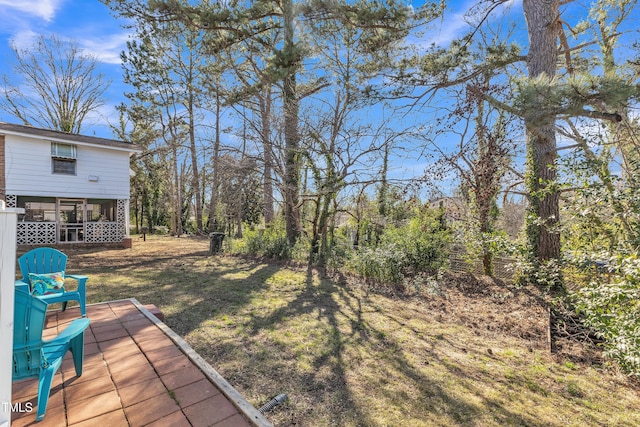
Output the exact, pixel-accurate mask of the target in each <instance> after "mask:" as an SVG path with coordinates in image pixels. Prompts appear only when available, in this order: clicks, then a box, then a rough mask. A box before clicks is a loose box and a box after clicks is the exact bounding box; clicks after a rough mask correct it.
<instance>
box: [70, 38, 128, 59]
mask: <svg viewBox="0 0 640 427" xmlns="http://www.w3.org/2000/svg"><path fill="white" fill-rule="evenodd" d="M128 39H129V35H128V34H126V33H117V34H110V35H102V36H100V38H94V39H90V38H82V39H79V44H80V47H81V48H82V50H84V51H85V52H86V53H88V54H91V55H93V56H95V57H96V58H97V59H98V61H100V62H104V63H106V64H120V63H121V62H122V61H121V60H120V52H122V51H123V50H125V47H126V42H127V40H128Z"/></svg>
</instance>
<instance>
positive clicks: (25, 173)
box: [5, 135, 129, 199]
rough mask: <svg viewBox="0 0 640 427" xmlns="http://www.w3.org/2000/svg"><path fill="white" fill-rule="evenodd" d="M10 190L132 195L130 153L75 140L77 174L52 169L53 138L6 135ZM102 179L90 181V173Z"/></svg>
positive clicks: (41, 193)
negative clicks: (53, 171)
mask: <svg viewBox="0 0 640 427" xmlns="http://www.w3.org/2000/svg"><path fill="white" fill-rule="evenodd" d="M5 144H6V150H5V152H6V183H7V189H6V193H7V194H16V195H20V196H49V197H70V198H100V199H128V198H129V153H128V152H127V151H124V150H116V149H110V148H107V147H105V148H100V147H93V146H85V145H80V144H75V145H77V147H78V149H77V150H78V151H77V162H76V175H75V176H73V175H62V174H53V173H52V172H51V142H50V141H47V140H41V139H32V138H28V137H22V136H15V135H6V136H5ZM90 175H92V176H97V177H98V181H97V182H92V181H89V176H90Z"/></svg>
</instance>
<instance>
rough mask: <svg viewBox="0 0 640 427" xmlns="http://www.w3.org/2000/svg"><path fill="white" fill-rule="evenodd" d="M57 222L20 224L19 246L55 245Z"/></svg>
mask: <svg viewBox="0 0 640 427" xmlns="http://www.w3.org/2000/svg"><path fill="white" fill-rule="evenodd" d="M56 231H57V227H56V223H55V222H19V223H18V233H17V236H16V237H17V240H18V244H19V245H55V244H56Z"/></svg>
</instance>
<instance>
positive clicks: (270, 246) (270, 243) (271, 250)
mask: <svg viewBox="0 0 640 427" xmlns="http://www.w3.org/2000/svg"><path fill="white" fill-rule="evenodd" d="M231 252H232V253H243V254H251V255H258V256H265V257H269V258H275V259H280V260H282V259H290V258H291V254H292V249H291V248H290V247H289V242H288V240H287V236H286V233H285V231H284V229H283V227H280V224H274V225H273V226H271V227H268V228H266V229H253V230H252V229H248V230H246V231H245V233H244V237H243V238H242V239H236V240H235V241H234V243H233V245H232V248H231Z"/></svg>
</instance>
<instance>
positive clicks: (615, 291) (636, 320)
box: [571, 255, 640, 376]
mask: <svg viewBox="0 0 640 427" xmlns="http://www.w3.org/2000/svg"><path fill="white" fill-rule="evenodd" d="M594 259H604V258H603V257H601V256H600V257H598V258H595V257H594ZM606 265H607V268H608V269H609V270H610V271H615V274H614V275H612V277H611V278H612V279H614V280H604V278H605V277H607V275H600V276H598V279H596V280H593V281H592V282H590V283H589V285H587V286H585V287H583V288H581V289H578V290H577V291H575V292H574V293H572V294H571V297H572V299H573V302H574V304H575V307H576V310H577V311H578V313H581V314H582V315H583V316H584V323H585V325H587V326H589V327H591V328H592V329H593V330H594V331H595V332H596V333H597V335H599V336H600V337H601V338H602V339H603V340H604V343H603V349H604V354H605V355H606V356H607V357H608V358H610V359H611V360H613V361H615V362H616V363H617V364H619V365H620V367H621V368H622V369H623V370H624V371H625V372H626V373H627V374H629V375H634V376H640V260H639V259H638V258H637V256H635V255H634V256H626V257H609V258H608V260H607V263H606Z"/></svg>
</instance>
